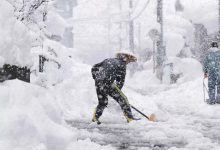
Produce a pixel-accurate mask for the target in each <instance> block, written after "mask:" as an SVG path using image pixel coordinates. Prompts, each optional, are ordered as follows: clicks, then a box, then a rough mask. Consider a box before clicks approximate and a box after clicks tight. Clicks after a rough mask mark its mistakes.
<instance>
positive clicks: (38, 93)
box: [0, 80, 111, 150]
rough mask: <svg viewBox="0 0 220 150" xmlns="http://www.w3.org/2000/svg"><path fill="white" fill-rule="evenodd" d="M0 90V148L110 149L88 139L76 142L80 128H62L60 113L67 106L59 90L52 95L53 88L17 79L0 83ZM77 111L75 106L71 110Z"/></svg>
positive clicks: (53, 149)
mask: <svg viewBox="0 0 220 150" xmlns="http://www.w3.org/2000/svg"><path fill="white" fill-rule="evenodd" d="M0 90H1V92H0V96H1V97H2V99H1V102H0V118H1V119H0V132H1V135H0V149H4V150H11V149H15V148H16V149H18V150H30V149H34V150H61V149H63V150H65V149H66V150H70V149H73V148H74V147H79V148H80V149H89V148H91V147H92V148H93V149H97V150H98V149H103V150H104V149H111V147H110V146H106V147H101V146H100V145H98V144H95V143H93V142H91V141H90V140H85V141H84V140H81V141H79V142H77V141H76V138H77V137H79V136H80V134H81V131H79V130H77V129H74V128H73V129H72V131H71V130H70V129H68V128H67V127H65V123H64V120H63V115H64V113H66V112H65V110H67V108H65V107H64V102H62V101H63V98H62V97H64V98H65V95H61V94H63V93H62V92H60V93H58V92H57V94H54V90H49V89H45V88H42V87H39V86H36V85H31V84H27V83H24V82H21V81H18V80H14V81H7V82H4V83H2V84H0ZM62 90H63V91H64V89H62ZM66 90H67V89H66ZM69 90H70V89H68V91H69ZM68 96H69V95H68ZM58 98H60V99H58ZM73 98H74V97H73ZM68 100H69V99H68ZM84 104H85V103H84ZM75 105H76V103H75ZM73 108H74V107H71V109H73ZM81 108H82V105H81ZM79 111H80V110H77V109H75V110H74V113H76V114H77V113H78V112H79ZM85 111H86V110H84V111H83V113H84V114H85Z"/></svg>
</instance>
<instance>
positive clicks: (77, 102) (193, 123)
mask: <svg viewBox="0 0 220 150" xmlns="http://www.w3.org/2000/svg"><path fill="white" fill-rule="evenodd" d="M90 67H91V66H88V65H84V64H82V63H75V64H74V65H73V66H72V67H71V68H70V71H71V73H72V76H71V77H68V78H67V79H65V80H64V81H63V82H62V83H59V84H58V85H57V86H55V87H50V88H43V87H40V86H37V85H33V84H27V83H23V82H21V81H18V80H14V81H7V82H4V83H1V84H0V88H1V90H0V91H1V92H0V94H1V97H2V98H1V105H0V107H1V109H0V111H1V113H0V116H1V117H0V118H1V120H0V131H1V135H0V148H1V149H3V150H11V149H19V150H29V149H34V150H52V149H53V150H61V149H67V150H70V149H74V148H76V147H77V149H83V150H85V149H93V150H94V149H97V150H99V149H118V148H121V149H123V148H124V149H172V150H173V149H189V150H191V149H216V150H217V149H219V148H220V143H219V138H220V136H219V135H220V134H219V131H220V130H219V126H218V125H219V123H220V120H219V117H220V112H219V111H218V110H219V106H218V105H214V106H209V105H207V104H206V103H204V101H203V92H202V78H201V77H199V76H197V78H194V79H192V80H186V81H185V83H177V84H174V85H160V84H159V83H158V82H157V79H156V78H155V77H154V75H153V74H152V73H151V72H152V70H148V71H143V72H137V73H135V74H134V75H133V77H129V76H128V78H127V79H126V85H125V87H124V89H123V91H124V92H125V93H126V95H127V96H128V98H129V101H130V103H131V104H133V105H134V106H136V107H137V108H139V109H140V110H141V111H143V112H144V113H145V114H147V115H150V114H151V113H155V114H156V116H157V119H158V121H157V122H149V121H148V120H146V119H145V118H143V119H142V120H140V121H136V122H131V123H130V124H128V123H127V122H126V120H125V118H124V117H123V114H122V112H121V110H120V107H119V105H118V104H117V103H116V102H115V101H114V100H113V99H111V98H110V99H109V105H108V108H106V110H105V112H104V114H103V116H102V118H101V121H102V124H101V125H100V126H98V125H96V124H94V123H92V122H91V117H92V114H93V110H94V108H95V106H96V105H97V98H96V93H95V87H94V83H93V80H92V78H91V75H90ZM191 69H192V68H191ZM200 69H201V68H198V69H197V71H198V72H199V70H200ZM146 74H147V75H148V78H144V77H145V75H146ZM189 74H190V72H189ZM139 81H142V82H139ZM138 87H144V88H140V89H138ZM134 113H135V111H134ZM135 115H136V116H138V117H141V116H140V115H139V114H138V113H135Z"/></svg>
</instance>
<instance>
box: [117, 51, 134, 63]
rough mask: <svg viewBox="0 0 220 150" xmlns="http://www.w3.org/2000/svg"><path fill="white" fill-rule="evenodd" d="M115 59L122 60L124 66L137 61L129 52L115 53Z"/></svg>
mask: <svg viewBox="0 0 220 150" xmlns="http://www.w3.org/2000/svg"><path fill="white" fill-rule="evenodd" d="M116 57H117V58H119V59H122V60H124V61H125V62H126V64H129V63H131V62H136V61H137V58H136V56H135V55H134V54H132V53H130V52H118V53H116Z"/></svg>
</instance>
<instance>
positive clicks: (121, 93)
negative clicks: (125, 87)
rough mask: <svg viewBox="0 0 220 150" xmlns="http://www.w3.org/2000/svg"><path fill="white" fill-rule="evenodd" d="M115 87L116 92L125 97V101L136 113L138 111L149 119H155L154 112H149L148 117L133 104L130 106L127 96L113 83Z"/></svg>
mask: <svg viewBox="0 0 220 150" xmlns="http://www.w3.org/2000/svg"><path fill="white" fill-rule="evenodd" d="M114 87H115V89H116V90H117V91H118V93H119V94H120V95H121V96H122V97H123V98H124V99H125V102H126V103H127V104H128V105H130V106H131V108H133V109H134V110H136V111H137V112H138V113H140V114H141V115H142V116H144V117H145V118H147V119H148V120H149V121H153V122H155V121H156V116H155V114H151V115H150V117H148V116H147V115H145V114H144V113H142V112H141V111H140V110H138V109H137V108H135V107H134V106H132V105H131V104H129V102H128V98H127V96H125V94H124V93H123V92H122V91H121V90H120V89H119V88H118V87H117V86H116V85H114Z"/></svg>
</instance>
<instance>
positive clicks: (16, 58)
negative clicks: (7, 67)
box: [0, 0, 34, 66]
mask: <svg viewBox="0 0 220 150" xmlns="http://www.w3.org/2000/svg"><path fill="white" fill-rule="evenodd" d="M0 10H1V13H0V33H1V38H0V47H1V49H0V54H1V55H0V56H2V57H4V59H5V63H8V64H17V65H20V66H30V65H31V63H32V62H31V59H30V49H31V43H32V40H33V38H34V35H33V33H32V32H30V31H29V30H28V29H27V28H26V26H25V25H24V24H22V23H21V22H20V21H18V20H16V19H15V17H14V14H13V12H14V8H13V7H12V6H11V5H10V4H9V3H8V2H7V1H5V0H2V1H0Z"/></svg>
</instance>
